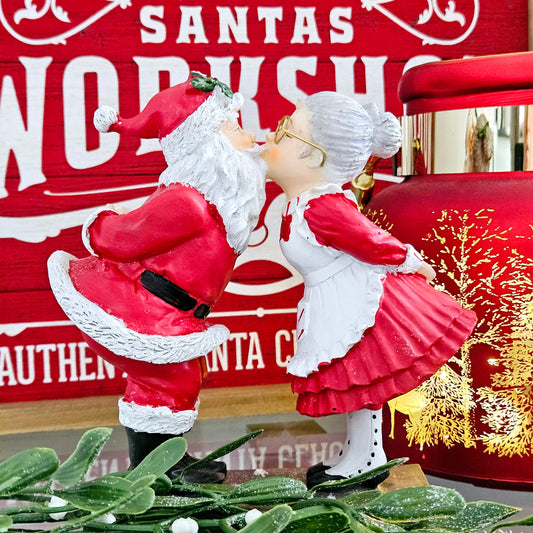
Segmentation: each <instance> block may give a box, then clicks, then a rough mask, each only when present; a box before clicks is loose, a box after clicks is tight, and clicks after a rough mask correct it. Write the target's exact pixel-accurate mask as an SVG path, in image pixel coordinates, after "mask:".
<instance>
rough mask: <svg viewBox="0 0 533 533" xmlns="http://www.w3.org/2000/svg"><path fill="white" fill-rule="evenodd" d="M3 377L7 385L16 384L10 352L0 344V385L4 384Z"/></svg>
mask: <svg viewBox="0 0 533 533" xmlns="http://www.w3.org/2000/svg"><path fill="white" fill-rule="evenodd" d="M4 378H7V384H8V385H16V384H17V380H16V379H15V369H14V368H13V361H12V360H11V352H10V351H9V348H8V347H7V346H0V386H3V385H4Z"/></svg>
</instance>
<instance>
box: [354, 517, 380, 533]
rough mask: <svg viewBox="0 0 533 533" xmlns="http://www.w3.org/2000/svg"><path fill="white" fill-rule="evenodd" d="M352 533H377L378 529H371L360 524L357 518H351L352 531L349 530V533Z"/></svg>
mask: <svg viewBox="0 0 533 533" xmlns="http://www.w3.org/2000/svg"><path fill="white" fill-rule="evenodd" d="M348 531H349V532H350V533H375V532H376V531H379V529H378V530H376V529H370V528H368V527H366V526H365V525H363V524H362V523H361V522H358V521H357V520H356V519H355V518H353V517H350V529H348V530H347V532H348Z"/></svg>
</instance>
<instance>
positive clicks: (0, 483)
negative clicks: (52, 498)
mask: <svg viewBox="0 0 533 533" xmlns="http://www.w3.org/2000/svg"><path fill="white" fill-rule="evenodd" d="M58 466H59V459H58V458H57V454H56V452H55V451H54V450H51V449H50V448H30V449H29V450H23V451H21V452H18V453H16V454H15V455H13V456H11V457H9V458H8V459H6V460H5V461H2V462H1V463H0V494H4V495H8V494H14V493H16V492H18V491H20V490H22V489H24V488H25V487H29V486H30V485H33V484H35V483H37V482H38V481H43V480H45V479H47V478H48V477H50V475H51V474H53V473H54V472H55V471H56V470H57V468H58Z"/></svg>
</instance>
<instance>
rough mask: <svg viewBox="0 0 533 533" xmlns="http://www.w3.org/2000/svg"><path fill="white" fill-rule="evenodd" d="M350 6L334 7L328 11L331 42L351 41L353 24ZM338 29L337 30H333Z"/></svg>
mask: <svg viewBox="0 0 533 533" xmlns="http://www.w3.org/2000/svg"><path fill="white" fill-rule="evenodd" d="M351 20H352V8H351V7H334V8H333V9H332V10H331V11H330V13H329V23H330V24H331V27H332V28H333V29H331V30H329V40H330V41H331V43H351V42H352V40H353V26H352V24H351V23H350V22H349V21H351ZM335 30H339V31H335Z"/></svg>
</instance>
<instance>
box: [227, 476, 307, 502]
mask: <svg viewBox="0 0 533 533" xmlns="http://www.w3.org/2000/svg"><path fill="white" fill-rule="evenodd" d="M306 492H307V488H306V486H305V484H304V483H303V482H302V481H300V480H298V479H293V478H290V477H264V478H259V479H252V480H251V481H247V482H246V483H243V484H242V485H238V486H237V487H235V488H234V489H233V490H232V491H231V492H230V493H229V495H228V496H226V498H225V500H226V501H227V502H229V503H233V504H234V503H246V504H249V505H276V504H278V503H282V502H287V501H293V500H296V499H298V498H304V497H305V495H306Z"/></svg>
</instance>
